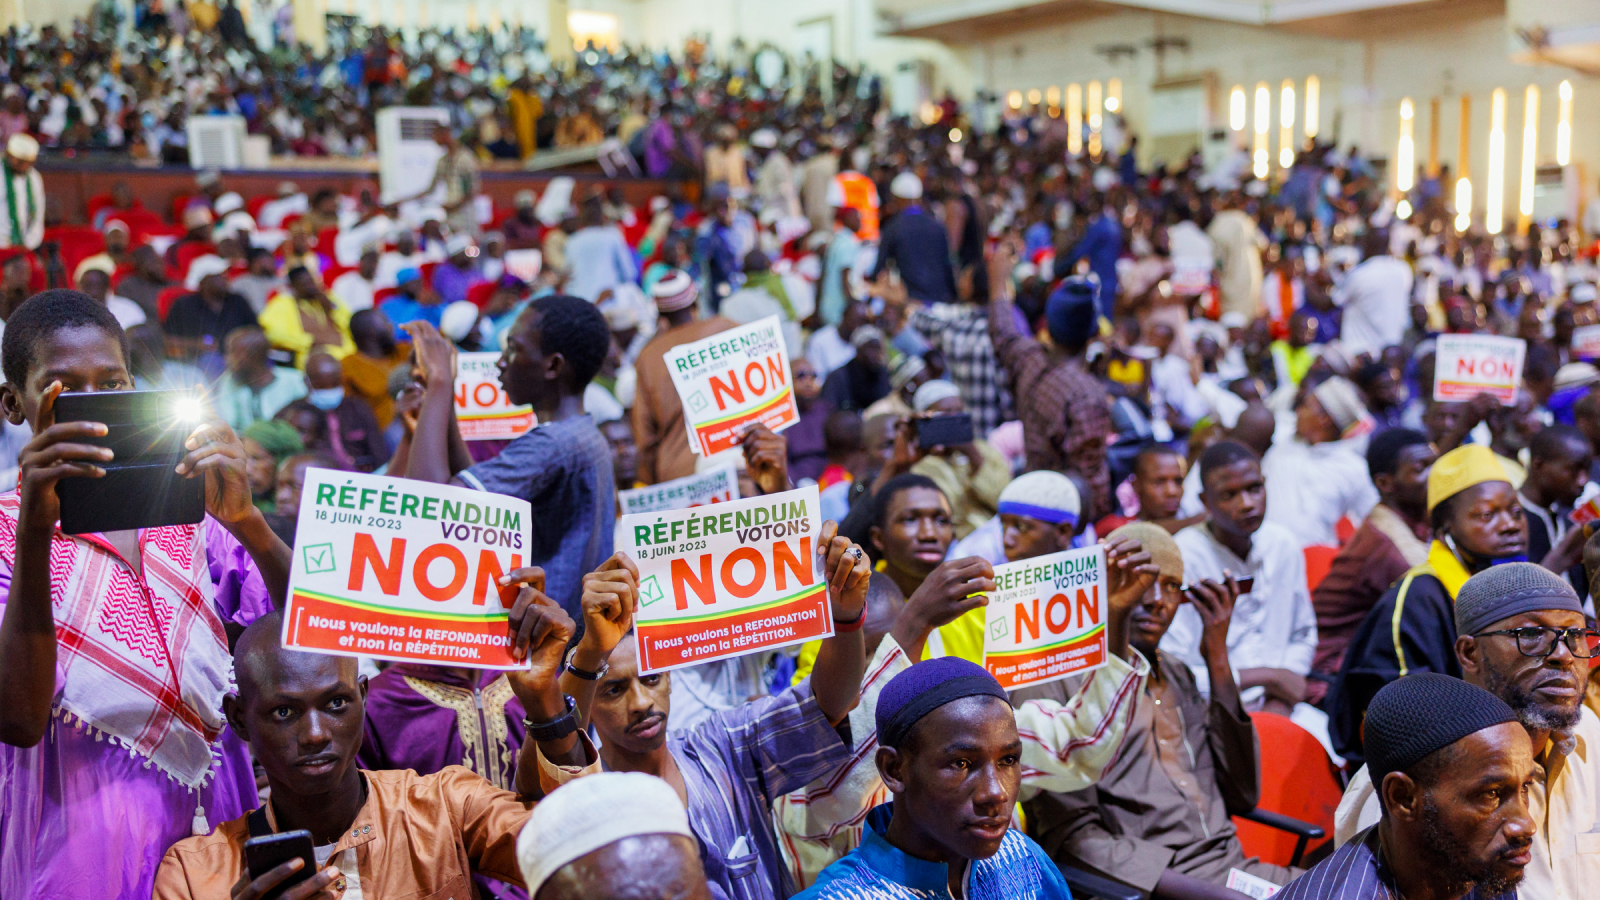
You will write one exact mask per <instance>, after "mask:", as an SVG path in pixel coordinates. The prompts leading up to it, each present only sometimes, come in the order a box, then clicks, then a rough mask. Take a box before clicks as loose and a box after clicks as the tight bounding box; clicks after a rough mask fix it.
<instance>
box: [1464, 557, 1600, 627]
mask: <svg viewBox="0 0 1600 900" xmlns="http://www.w3.org/2000/svg"><path fill="white" fill-rule="evenodd" d="M1544 609H1565V610H1570V611H1572V612H1575V613H1577V614H1578V615H1580V616H1581V615H1583V604H1582V603H1579V602H1578V594H1577V592H1576V591H1574V590H1573V589H1572V585H1570V584H1568V583H1567V580H1566V579H1565V578H1562V577H1561V576H1560V575H1557V574H1556V573H1554V572H1552V571H1550V570H1549V569H1546V568H1545V567H1544V566H1540V565H1535V564H1533V563H1525V562H1513V563H1503V564H1501V565H1498V566H1490V567H1489V568H1487V569H1484V570H1483V571H1482V572H1479V573H1478V574H1476V575H1474V576H1472V577H1471V578H1468V579H1467V583H1466V584H1463V585H1462V586H1461V592H1460V593H1459V594H1457V595H1456V634H1477V633H1478V632H1480V631H1483V630H1485V629H1486V628H1488V627H1489V626H1490V625H1493V624H1494V623H1496V622H1499V621H1500V620H1502V619H1509V618H1511V617H1512V616H1517V615H1521V614H1523V613H1526V612H1534V611H1536V610H1544Z"/></svg>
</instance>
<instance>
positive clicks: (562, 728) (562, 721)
mask: <svg viewBox="0 0 1600 900" xmlns="http://www.w3.org/2000/svg"><path fill="white" fill-rule="evenodd" d="M562 699H563V700H565V701H566V703H567V711H566V712H564V713H562V714H561V715H559V716H556V717H555V718H554V719H551V720H550V721H548V722H535V721H533V720H532V719H529V718H527V717H523V719H522V727H523V728H524V729H525V730H526V731H527V733H528V740H532V741H559V740H561V739H562V738H564V737H566V736H567V735H569V734H572V733H573V732H575V731H577V730H578V715H577V711H578V701H576V700H574V699H572V695H570V694H564V695H562Z"/></svg>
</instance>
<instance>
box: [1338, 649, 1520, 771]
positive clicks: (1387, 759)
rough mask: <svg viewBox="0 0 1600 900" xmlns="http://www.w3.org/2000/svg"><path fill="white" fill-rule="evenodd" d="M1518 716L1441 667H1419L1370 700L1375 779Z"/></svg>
mask: <svg viewBox="0 0 1600 900" xmlns="http://www.w3.org/2000/svg"><path fill="white" fill-rule="evenodd" d="M1515 721H1517V715H1516V713H1514V712H1512V711H1511V707H1509V706H1507V705H1506V702H1505V701H1504V700H1501V699H1500V698H1499V697H1496V696H1495V695H1493V694H1491V693H1489V692H1488V691H1486V690H1484V689H1483V688H1481V687H1478V686H1477V685H1475V684H1469V683H1467V682H1465V681H1462V680H1461V679H1459V678H1455V677H1453V676H1450V675H1444V674H1441V673H1439V672H1419V673H1417V674H1415V675H1407V676H1405V677H1404V678H1401V679H1399V680H1398V681H1391V682H1389V683H1388V684H1386V685H1384V686H1383V688H1382V690H1380V691H1378V693H1377V694H1375V695H1374V696H1373V698H1372V703H1370V704H1369V705H1368V706H1367V720H1366V724H1365V725H1363V726H1362V741H1361V744H1362V750H1363V752H1364V753H1365V754H1366V757H1367V771H1368V774H1369V775H1370V776H1371V777H1372V784H1373V785H1374V786H1375V787H1380V789H1381V785H1382V784H1383V777H1384V776H1385V775H1388V774H1389V773H1390V772H1404V771H1406V770H1407V769H1409V768H1411V767H1412V766H1414V765H1416V764H1417V763H1418V762H1420V761H1421V760H1422V758H1423V757H1425V756H1427V755H1428V754H1430V753H1432V752H1434V751H1435V750H1441V749H1443V748H1445V747H1448V746H1450V745H1451V744H1454V743H1455V742H1456V741H1459V740H1461V739H1462V738H1464V737H1466V736H1467V735H1470V734H1475V733H1477V732H1479V731H1482V730H1484V729H1485V728H1493V727H1494V726H1496V725H1501V724H1504V723H1506V722H1515Z"/></svg>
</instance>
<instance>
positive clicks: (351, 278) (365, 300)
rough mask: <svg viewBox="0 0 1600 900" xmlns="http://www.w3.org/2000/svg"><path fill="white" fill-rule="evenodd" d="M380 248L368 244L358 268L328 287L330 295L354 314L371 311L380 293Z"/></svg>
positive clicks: (343, 275) (363, 249)
mask: <svg viewBox="0 0 1600 900" xmlns="http://www.w3.org/2000/svg"><path fill="white" fill-rule="evenodd" d="M378 250H379V248H378V246H377V245H376V244H368V245H367V246H365V247H362V248H361V258H360V259H359V260H358V261H357V263H356V267H355V268H354V269H351V270H350V271H348V272H345V273H344V274H342V275H340V276H339V277H338V278H335V279H334V280H333V283H332V284H330V285H328V293H329V294H331V295H333V296H334V297H337V298H339V302H340V303H343V304H344V306H345V308H346V309H348V310H350V311H351V312H353V313H356V312H360V311H362V310H363V309H371V308H372V304H373V303H374V301H375V297H376V295H377V291H378V285H377V282H376V281H375V279H376V277H377V275H378Z"/></svg>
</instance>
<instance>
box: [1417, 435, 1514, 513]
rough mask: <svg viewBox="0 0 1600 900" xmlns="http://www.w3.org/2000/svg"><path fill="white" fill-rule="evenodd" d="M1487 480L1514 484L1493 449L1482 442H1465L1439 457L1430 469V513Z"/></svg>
mask: <svg viewBox="0 0 1600 900" xmlns="http://www.w3.org/2000/svg"><path fill="white" fill-rule="evenodd" d="M1486 481H1504V482H1505V483H1507V484H1510V483H1511V476H1509V475H1507V474H1506V469H1505V466H1502V465H1500V460H1499V459H1497V458H1496V457H1495V455H1494V451H1493V450H1490V449H1489V448H1488V447H1485V446H1483V445H1482V444H1464V445H1462V446H1460V447H1457V448H1456V449H1454V450H1451V451H1450V452H1449V453H1446V454H1445V455H1443V456H1441V457H1439V458H1438V459H1437V460H1436V461H1435V462H1434V464H1433V468H1432V469H1429V470H1428V513H1429V514H1430V515H1431V514H1432V513H1433V508H1434V507H1435V506H1438V505H1439V504H1440V503H1443V502H1444V501H1446V500H1449V499H1450V498H1451V497H1454V496H1455V495H1457V494H1459V493H1461V492H1462V491H1464V490H1466V489H1467V488H1469V487H1472V486H1473V485H1475V484H1483V483H1484V482H1486Z"/></svg>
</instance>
